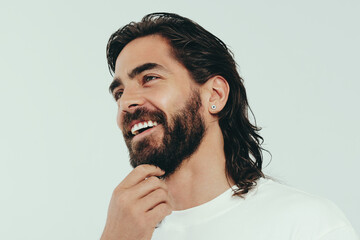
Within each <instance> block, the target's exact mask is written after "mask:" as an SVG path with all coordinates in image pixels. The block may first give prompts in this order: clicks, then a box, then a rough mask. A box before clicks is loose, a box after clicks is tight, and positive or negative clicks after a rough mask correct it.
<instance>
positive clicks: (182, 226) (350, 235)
mask: <svg viewBox="0 0 360 240" xmlns="http://www.w3.org/2000/svg"><path fill="white" fill-rule="evenodd" d="M232 194H233V192H232V189H231V188H230V189H229V190H227V191H226V192H224V193H223V194H221V195H219V196H218V197H216V198H215V199H213V200H211V201H209V202H207V203H205V204H202V205H200V206H197V207H193V208H189V209H186V210H183V211H173V213H172V214H171V215H169V216H167V217H166V218H165V219H164V220H163V221H162V222H161V224H160V225H159V227H158V228H156V229H155V231H154V234H153V237H152V239H153V240H192V239H196V240H202V239H204V240H212V239H214V240H215V239H216V240H228V239H229V240H230V239H231V240H234V239H239V240H260V239H261V240H265V239H266V240H295V239H296V240H358V239H359V238H358V237H357V235H356V233H355V231H354V229H353V228H352V227H351V224H350V223H349V222H348V220H347V219H346V217H345V216H344V214H343V213H342V212H341V211H340V210H339V209H338V208H337V207H336V206H335V205H334V204H333V203H332V202H330V201H328V200H324V199H321V198H318V197H315V196H312V195H310V194H307V193H304V192H301V191H299V190H296V189H293V188H290V187H287V186H284V185H282V184H279V183H277V182H274V181H272V180H269V179H260V180H258V182H257V186H256V187H255V188H254V189H253V190H251V191H250V192H249V193H248V194H246V195H245V197H244V198H240V197H232Z"/></svg>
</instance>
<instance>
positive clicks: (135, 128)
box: [131, 120, 158, 135]
mask: <svg viewBox="0 0 360 240" xmlns="http://www.w3.org/2000/svg"><path fill="white" fill-rule="evenodd" d="M157 125H158V123H157V122H155V121H154V122H153V121H151V120H150V121H147V122H140V123H137V124H135V125H134V126H133V127H132V128H131V133H132V134H133V135H136V134H138V133H139V132H138V131H139V130H140V129H143V128H147V127H153V126H157Z"/></svg>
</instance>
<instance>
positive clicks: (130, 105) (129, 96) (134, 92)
mask: <svg viewBox="0 0 360 240" xmlns="http://www.w3.org/2000/svg"><path fill="white" fill-rule="evenodd" d="M144 103H145V99H144V96H143V94H142V93H141V91H140V89H138V88H136V87H131V88H130V87H127V88H126V89H124V91H123V94H122V96H121V98H120V106H119V107H120V112H122V113H125V112H130V113H131V112H134V111H135V110H136V109H137V108H138V107H141V106H142V105H144Z"/></svg>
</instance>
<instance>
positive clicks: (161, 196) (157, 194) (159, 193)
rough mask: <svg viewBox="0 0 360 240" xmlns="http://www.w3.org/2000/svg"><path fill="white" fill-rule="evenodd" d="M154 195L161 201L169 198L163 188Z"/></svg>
mask: <svg viewBox="0 0 360 240" xmlns="http://www.w3.org/2000/svg"><path fill="white" fill-rule="evenodd" d="M154 194H155V195H156V196H157V197H158V198H160V199H165V198H167V192H166V191H165V190H164V189H161V188H159V189H157V190H156V191H155V192H154Z"/></svg>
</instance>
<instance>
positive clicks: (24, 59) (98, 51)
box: [0, 0, 360, 240]
mask: <svg viewBox="0 0 360 240" xmlns="http://www.w3.org/2000/svg"><path fill="white" fill-rule="evenodd" d="M0 9H1V10H0V24H1V29H0V31H1V37H0V41H1V45H0V66H1V71H0V79H1V85H0V104H1V124H0V131H1V132H0V144H1V145H0V146H1V151H0V160H1V165H0V194H1V197H0V239H27V240H32V239H34V240H35V239H36V240H45V239H46V240H48V239H51V240H57V239H59V240H60V239H61V240H63V239H74V240H75V239H77V240H78V239H98V238H99V237H100V235H101V232H102V230H103V226H104V223H105V219H106V212H107V207H108V204H109V200H110V197H111V193H112V191H113V189H114V188H115V187H116V185H117V184H118V183H119V182H120V181H121V180H122V179H123V178H124V176H126V174H127V173H128V172H129V171H130V170H131V167H130V166H129V164H128V158H127V150H126V147H125V145H124V143H123V141H122V135H121V132H120V130H119V129H118V128H117V126H116V123H115V116H116V105H115V102H114V101H113V100H112V98H111V96H110V95H109V94H108V92H107V87H108V85H109V83H110V81H111V76H110V75H109V73H108V71H107V65H106V60H105V45H106V43H107V40H108V37H109V36H110V34H111V33H112V32H114V31H115V30H116V29H118V28H119V27H120V26H123V25H124V24H126V23H128V22H130V21H132V20H136V21H138V20H140V18H141V17H142V16H144V15H145V14H146V13H149V12H154V11H170V12H176V13H179V14H182V15H184V16H187V17H189V18H191V19H193V20H195V21H197V22H198V23H199V24H201V25H202V26H204V27H205V28H206V29H208V30H209V31H211V32H212V33H214V34H215V35H217V36H218V37H219V38H221V39H222V40H223V41H224V42H225V43H227V44H228V45H229V46H230V48H231V50H232V51H233V52H234V53H235V57H236V60H237V62H238V64H239V66H240V73H241V75H242V76H243V77H244V79H245V85H246V88H247V91H248V96H249V101H250V105H251V107H252V109H253V111H254V113H255V116H256V119H257V123H258V124H259V125H260V126H262V127H263V131H262V135H263V136H264V138H265V145H264V147H265V148H267V149H268V150H270V151H271V153H272V155H273V158H272V162H271V163H270V165H269V166H268V167H266V168H265V172H266V173H267V174H268V175H271V176H273V177H275V178H278V179H280V180H281V181H283V182H285V183H287V184H289V185H292V186H295V187H297V188H300V189H302V190H304V191H307V192H310V193H313V194H316V195H320V196H323V197H325V198H328V199H331V200H332V201H334V202H335V203H336V204H337V205H338V206H339V207H340V208H341V209H342V210H343V211H344V212H345V214H346V215H347V217H348V218H349V219H350V221H351V222H352V224H353V226H354V227H355V228H356V230H357V232H359V231H360V219H359V217H358V216H360V207H359V203H360V194H359V186H358V185H359V176H358V172H359V168H360V164H359V156H360V155H359V152H358V148H359V146H360V144H359V143H360V142H359V133H360V131H359V130H360V127H359V122H360V121H359V120H360V114H359V107H358V103H359V102H360V97H359V95H358V91H359V87H360V83H359V80H360V79H359V76H360V74H359V56H360V47H359V42H360V33H359V23H360V16H359V12H360V2H359V1H355V0H352V1H351V0H345V1H340V0H339V1H296V2H295V1H217V2H215V1H214V2H212V1H177V2H175V1H172V2H170V1H133V2H132V3H130V2H125V1H121V0H117V1H103V2H100V1H97V2H93V1H70V0H66V1H25V0H23V1H17V2H13V3H10V1H8V2H7V3H5V2H2V3H1V8H0ZM265 158H266V160H265V165H266V164H267V163H268V162H269V156H268V155H266V154H265Z"/></svg>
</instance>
